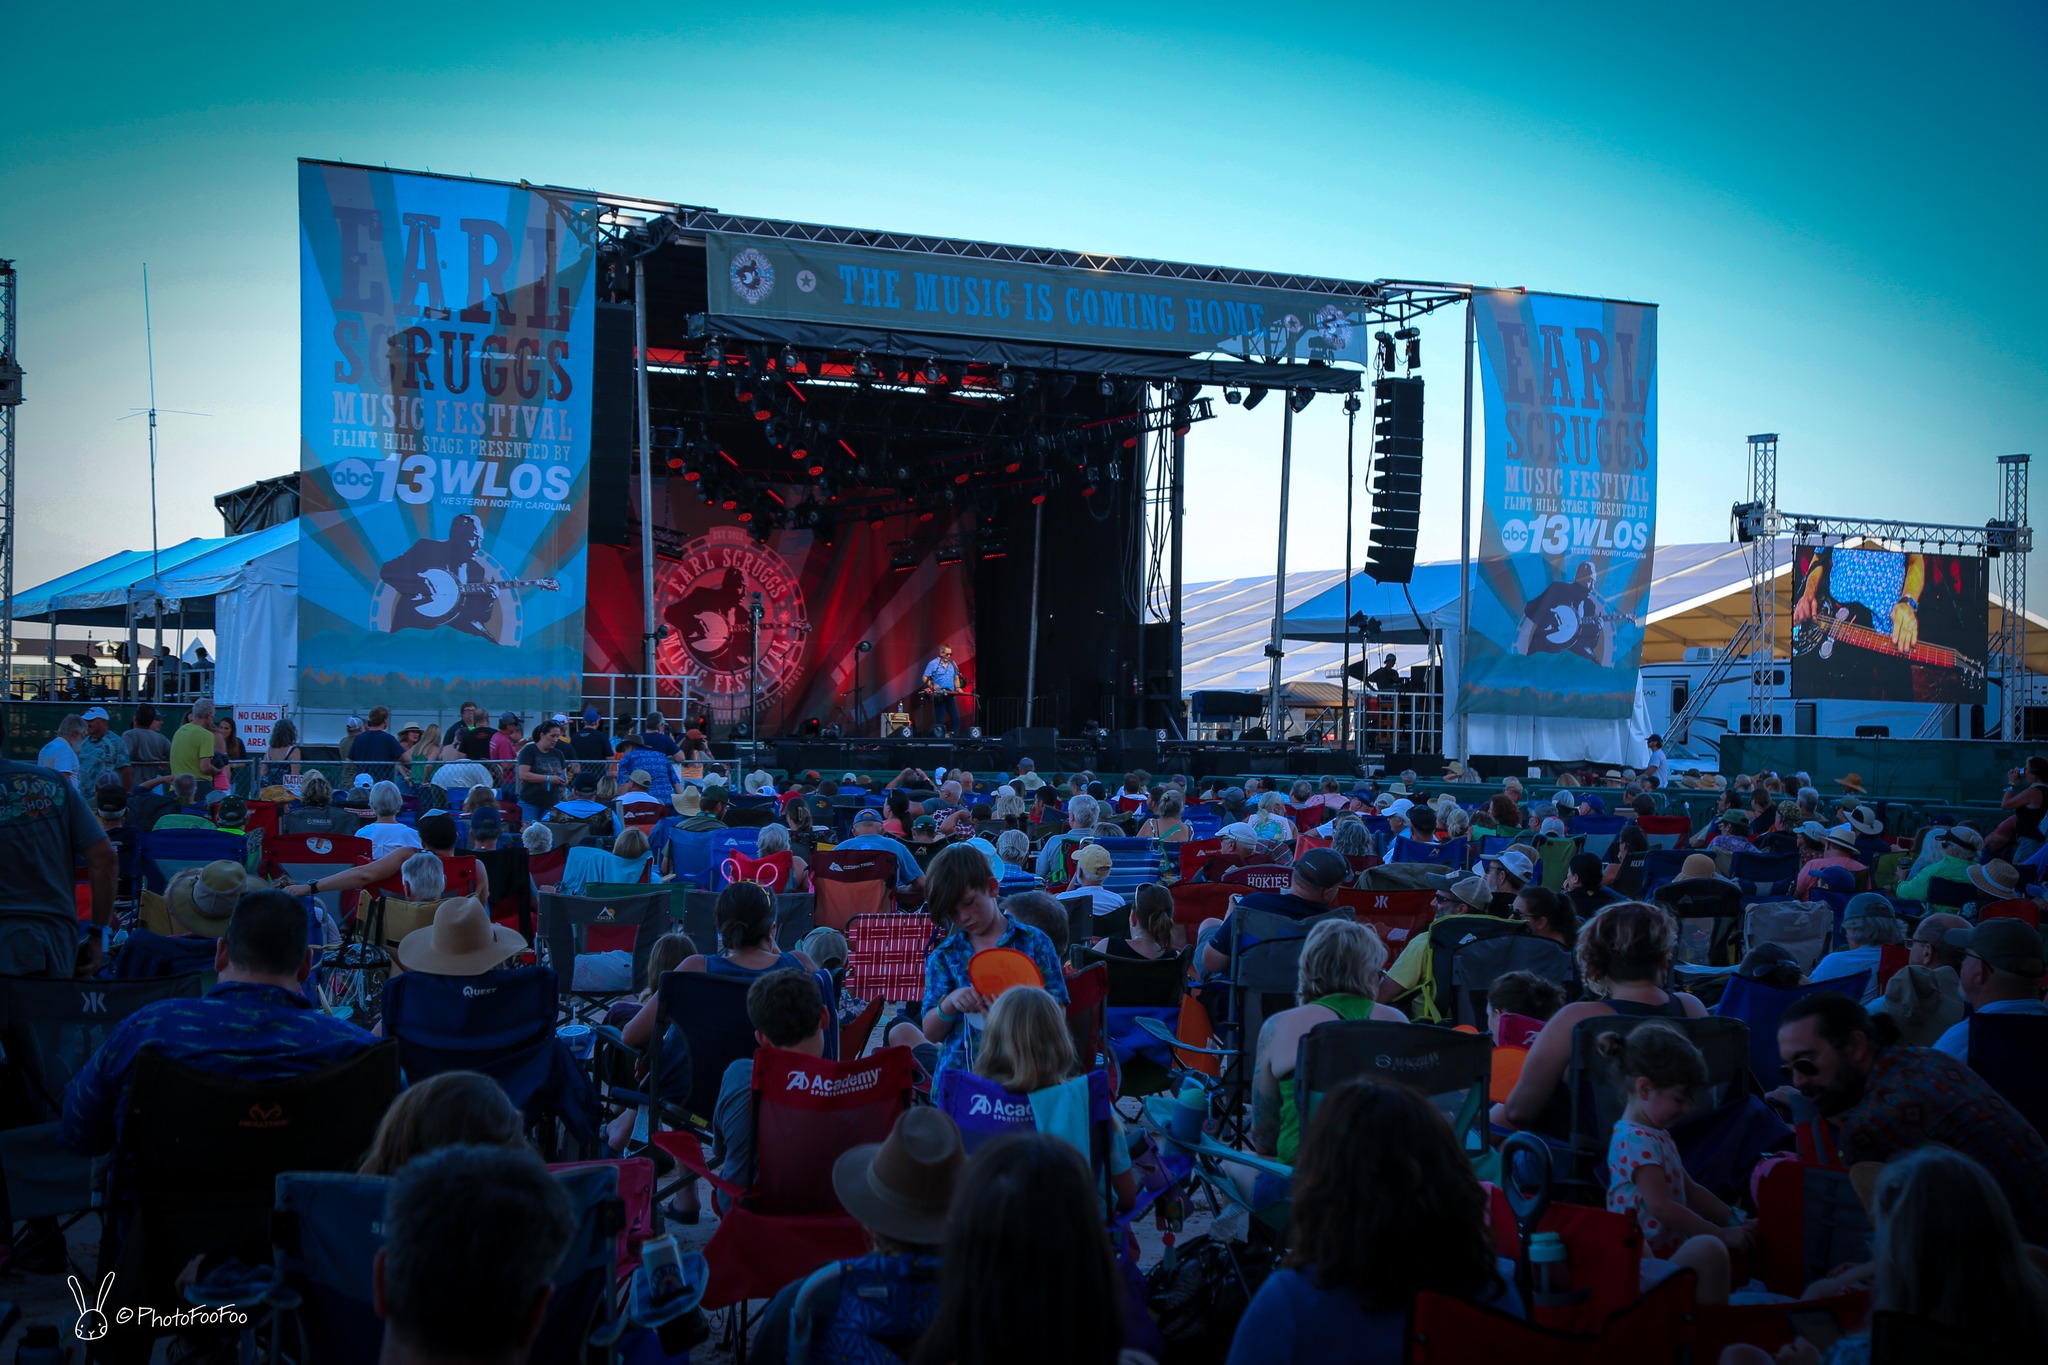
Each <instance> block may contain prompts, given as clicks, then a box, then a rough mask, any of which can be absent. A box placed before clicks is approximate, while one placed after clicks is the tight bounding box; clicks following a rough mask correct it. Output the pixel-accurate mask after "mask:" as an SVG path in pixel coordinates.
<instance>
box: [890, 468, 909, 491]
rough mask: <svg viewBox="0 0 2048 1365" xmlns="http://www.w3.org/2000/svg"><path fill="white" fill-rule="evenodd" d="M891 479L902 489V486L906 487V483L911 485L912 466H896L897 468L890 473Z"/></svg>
mask: <svg viewBox="0 0 2048 1365" xmlns="http://www.w3.org/2000/svg"><path fill="white" fill-rule="evenodd" d="M889 477H890V478H891V479H893V480H895V482H896V484H897V486H898V487H901V486H902V485H904V484H906V483H909V482H910V466H909V465H907V464H899V465H897V466H896V467H895V468H893V469H891V470H890V471H889Z"/></svg>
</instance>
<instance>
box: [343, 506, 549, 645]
mask: <svg viewBox="0 0 2048 1365" xmlns="http://www.w3.org/2000/svg"><path fill="white" fill-rule="evenodd" d="M483 548H484V527H483V522H481V521H480V520H478V519H477V518H476V517H474V516H472V515H470V514H469V513H466V512H465V513H464V514H463V515H461V516H459V517H457V518H455V520H454V521H452V522H450V523H449V526H448V538H447V539H446V540H431V539H429V540H419V541H415V542H414V543H413V546H412V548H411V549H408V550H405V551H404V552H402V553H401V554H399V555H398V557H397V558H395V559H393V560H391V561H390V562H388V563H386V564H385V565H384V567H383V568H381V569H379V570H378V571H377V576H378V578H380V579H382V580H383V583H384V586H385V587H386V588H387V589H388V590H389V591H390V593H391V599H390V625H389V626H387V627H386V629H388V630H392V631H400V630H406V629H412V630H434V629H437V628H439V627H441V626H453V627H454V628H455V629H457V630H460V631H466V632H468V633H469V634H471V635H475V636H479V637H481V638H483V639H486V640H489V641H491V642H492V643H494V644H504V643H507V641H506V640H505V639H504V632H503V630H502V629H501V628H500V627H499V626H497V625H495V624H494V623H493V617H494V615H495V614H496V613H497V610H498V595H499V593H500V592H502V591H503V590H505V589H508V588H543V589H546V590H547V591H549V592H553V591H556V590H557V589H558V587H559V584H558V583H557V582H556V581H555V580H554V579H552V578H531V579H502V578H498V577H496V576H495V574H494V573H493V571H492V569H491V567H490V565H489V564H487V563H486V562H485V561H484V560H483V558H482V557H481V556H482V554H483Z"/></svg>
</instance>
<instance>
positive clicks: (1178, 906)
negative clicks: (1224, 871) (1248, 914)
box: [1168, 880, 1245, 942]
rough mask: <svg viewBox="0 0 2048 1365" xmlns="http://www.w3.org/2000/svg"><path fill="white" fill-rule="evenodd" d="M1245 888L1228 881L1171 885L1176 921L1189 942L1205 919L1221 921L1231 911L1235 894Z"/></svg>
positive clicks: (1182, 882) (1186, 882) (1189, 882)
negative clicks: (1231, 903)
mask: <svg viewBox="0 0 2048 1365" xmlns="http://www.w3.org/2000/svg"><path fill="white" fill-rule="evenodd" d="M1244 889H1245V888H1243V887H1241V886H1232V885H1230V884H1229V883H1227V882H1191V881H1185V880H1183V881H1178V882H1175V883H1174V884H1173V885H1172V886H1171V887H1169V888H1168V894H1170V895H1171V896H1172V897H1173V923H1174V927H1176V928H1178V929H1180V930H1181V931H1182V932H1183V933H1184V934H1185V935H1186V937H1187V939H1188V941H1189V942H1193V941H1194V937H1195V931H1196V930H1197V929H1199V928H1201V927H1202V921H1204V920H1212V919H1216V920H1220V919H1222V918H1223V917H1224V915H1226V914H1227V913H1229V911H1230V902H1231V899H1232V897H1234V896H1237V895H1239V894H1240V893H1242V892H1243V891H1244Z"/></svg>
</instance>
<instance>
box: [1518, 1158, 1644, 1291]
mask: <svg viewBox="0 0 2048 1365" xmlns="http://www.w3.org/2000/svg"><path fill="white" fill-rule="evenodd" d="M1552 1151H1553V1148H1552V1147H1551V1146H1550V1145H1549V1144H1548V1143H1546V1142H1545V1141H1544V1140H1543V1139H1542V1138H1539V1137H1537V1136H1536V1135H1535V1134H1533V1133H1513V1134H1510V1135H1509V1136H1508V1138H1507V1140H1506V1141H1504V1142H1502V1143H1501V1147H1500V1172H1501V1179H1500V1184H1499V1186H1497V1187H1494V1188H1493V1189H1492V1198H1491V1201H1490V1202H1491V1211H1490V1218H1491V1222H1492V1226H1493V1243H1494V1249H1495V1251H1496V1253H1497V1254H1499V1255H1502V1256H1506V1257H1509V1258H1510V1259H1512V1260H1513V1261H1514V1262H1515V1278H1516V1282H1517V1284H1518V1285H1519V1286H1520V1288H1521V1293H1522V1304H1523V1306H1524V1308H1525V1309H1526V1310H1527V1312H1528V1314H1529V1317H1530V1320H1531V1321H1532V1322H1534V1323H1536V1324H1538V1325H1540V1326H1543V1327H1547V1328H1552V1329H1557V1330H1563V1331H1575V1332H1593V1331H1597V1330H1598V1329H1599V1328H1600V1326H1601V1324H1603V1323H1605V1322H1606V1321H1607V1320H1608V1319H1609V1318H1610V1317H1611V1316H1613V1315H1614V1314H1615V1313H1617V1312H1619V1311H1620V1310H1622V1309H1623V1308H1626V1307H1627V1306H1628V1305H1629V1304H1631V1303H1634V1302H1635V1301H1636V1299H1637V1298H1638V1297H1639V1296H1640V1293H1641V1289H1640V1284H1641V1266H1642V1232H1641V1229H1640V1228H1639V1227H1638V1226H1637V1223H1636V1220H1635V1218H1634V1217H1632V1216H1630V1215H1627V1214H1620V1213H1610V1212H1608V1211H1607V1210H1606V1209H1605V1208H1588V1207H1585V1206H1583V1205H1576V1204H1561V1203H1556V1202H1553V1196H1554V1194H1555V1191H1556V1181H1555V1180H1554V1178H1553V1168H1552V1164H1551V1163H1552ZM1539 1232H1553V1233H1556V1234H1557V1235H1558V1236H1559V1237H1560V1238H1561V1239H1562V1240H1563V1241H1564V1243H1565V1250H1566V1254H1567V1262H1568V1264H1569V1265H1570V1267H1571V1279H1572V1286H1573V1287H1572V1290H1571V1292H1570V1293H1568V1294H1565V1295H1561V1296H1556V1297H1544V1298H1539V1297H1538V1296H1537V1295H1536V1293H1535V1284H1534V1276H1533V1274H1532V1267H1531V1265H1530V1261H1529V1243H1530V1241H1531V1240H1532V1239H1533V1238H1534V1237H1535V1235H1536V1234H1537V1233H1539Z"/></svg>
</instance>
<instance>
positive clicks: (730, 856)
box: [721, 849, 791, 895]
mask: <svg viewBox="0 0 2048 1365" xmlns="http://www.w3.org/2000/svg"><path fill="white" fill-rule="evenodd" d="M790 867H791V861H790V856H789V855H788V854H787V853H769V854H765V855H763V856H762V857H759V858H753V857H749V856H748V855H747V854H745V853H743V852H741V851H740V850H739V849H733V850H732V851H731V852H730V853H727V854H726V855H725V866H724V869H723V872H722V874H721V875H723V876H724V878H725V880H726V881H728V882H758V883H760V884H761V885H762V886H764V887H766V888H767V889H768V893H769V894H770V895H776V894H779V893H780V892H781V891H782V890H783V888H784V887H786V886H788V885H789V872H790Z"/></svg>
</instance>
